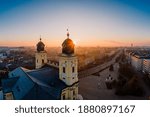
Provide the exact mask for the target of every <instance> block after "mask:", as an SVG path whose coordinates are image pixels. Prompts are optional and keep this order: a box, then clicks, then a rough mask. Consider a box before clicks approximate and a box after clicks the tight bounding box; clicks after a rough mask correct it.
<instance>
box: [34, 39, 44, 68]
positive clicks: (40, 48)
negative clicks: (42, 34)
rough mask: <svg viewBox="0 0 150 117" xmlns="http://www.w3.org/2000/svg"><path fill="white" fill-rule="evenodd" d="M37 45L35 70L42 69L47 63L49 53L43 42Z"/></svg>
mask: <svg viewBox="0 0 150 117" xmlns="http://www.w3.org/2000/svg"><path fill="white" fill-rule="evenodd" d="M41 40H42V39H41V38H40V42H38V44H37V51H36V53H35V65H36V66H35V68H36V69H37V68H41V67H42V66H43V65H44V64H46V63H47V52H46V51H45V49H44V47H45V44H44V43H43V42H42V41H41Z"/></svg>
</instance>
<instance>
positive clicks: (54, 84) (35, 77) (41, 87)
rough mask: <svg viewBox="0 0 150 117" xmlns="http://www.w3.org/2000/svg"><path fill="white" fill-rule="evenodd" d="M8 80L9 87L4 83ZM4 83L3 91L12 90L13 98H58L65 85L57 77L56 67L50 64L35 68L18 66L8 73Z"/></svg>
mask: <svg viewBox="0 0 150 117" xmlns="http://www.w3.org/2000/svg"><path fill="white" fill-rule="evenodd" d="M14 77H16V78H17V80H15V78H14ZM9 82H11V83H10V84H11V88H10V86H7V85H4V84H6V83H8V84H9ZM4 84H3V88H4V91H7V90H8V91H12V92H13V95H14V99H42V100H43V99H60V96H61V92H62V90H63V89H64V88H66V87H67V85H66V84H65V83H64V82H62V81H61V80H60V79H59V71H58V69H56V68H53V67H50V66H49V67H45V68H41V69H36V70H28V69H25V68H22V67H19V68H17V69H15V70H13V71H12V72H10V73H9V78H8V79H7V80H5V81H4Z"/></svg>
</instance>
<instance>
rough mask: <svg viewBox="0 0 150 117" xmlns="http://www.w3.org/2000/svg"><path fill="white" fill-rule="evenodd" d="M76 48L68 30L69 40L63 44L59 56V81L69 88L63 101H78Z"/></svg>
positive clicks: (63, 96)
mask: <svg viewBox="0 0 150 117" xmlns="http://www.w3.org/2000/svg"><path fill="white" fill-rule="evenodd" d="M74 46H75V45H74V43H73V41H72V40H71V39H70V38H69V32H68V29H67V39H66V40H65V41H64V42H63V43H62V53H61V54H60V56H59V79H60V80H62V81H63V82H64V83H65V84H66V85H67V86H69V87H68V90H66V91H65V92H64V94H62V97H61V98H62V99H77V95H78V70H77V69H78V61H77V57H76V55H75V54H74Z"/></svg>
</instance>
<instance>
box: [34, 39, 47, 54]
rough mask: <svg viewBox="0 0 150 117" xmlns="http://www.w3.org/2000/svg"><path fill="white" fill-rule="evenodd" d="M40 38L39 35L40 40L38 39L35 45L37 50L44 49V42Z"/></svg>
mask: <svg viewBox="0 0 150 117" xmlns="http://www.w3.org/2000/svg"><path fill="white" fill-rule="evenodd" d="M41 40H42V39H41V37H40V41H39V42H38V44H37V45H36V46H37V51H38V52H40V51H44V47H45V44H44V43H43V42H42V41H41Z"/></svg>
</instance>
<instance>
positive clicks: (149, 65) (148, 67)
mask: <svg viewBox="0 0 150 117" xmlns="http://www.w3.org/2000/svg"><path fill="white" fill-rule="evenodd" d="M143 73H148V74H150V59H144V60H143Z"/></svg>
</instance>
